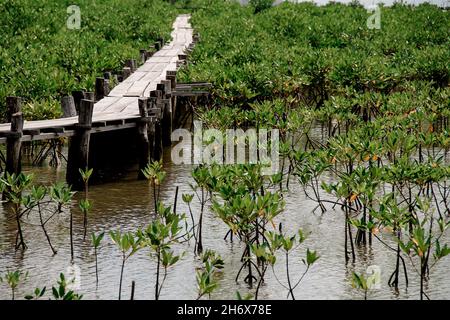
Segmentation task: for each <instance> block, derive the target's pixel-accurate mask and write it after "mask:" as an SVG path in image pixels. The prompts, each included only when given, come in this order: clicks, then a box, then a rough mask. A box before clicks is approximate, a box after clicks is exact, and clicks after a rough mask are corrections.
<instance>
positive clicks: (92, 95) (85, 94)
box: [80, 91, 95, 105]
mask: <svg viewBox="0 0 450 320" xmlns="http://www.w3.org/2000/svg"><path fill="white" fill-rule="evenodd" d="M83 99H84V100H92V101H94V99H95V93H94V92H91V91H84V92H83ZM80 105H81V101H80Z"/></svg>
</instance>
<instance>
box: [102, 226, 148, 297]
mask: <svg viewBox="0 0 450 320" xmlns="http://www.w3.org/2000/svg"><path fill="white" fill-rule="evenodd" d="M109 236H110V238H111V240H112V241H113V242H114V243H115V244H116V246H117V247H118V248H119V250H120V251H121V253H122V267H121V269H120V282H119V300H120V299H121V297H122V279H123V271H124V269H125V263H126V262H127V260H128V259H129V258H130V257H131V256H132V255H134V254H135V253H136V252H138V251H139V249H140V248H141V242H140V238H138V237H135V235H134V234H133V233H131V232H127V233H124V234H122V233H120V231H119V230H117V231H110V232H109Z"/></svg>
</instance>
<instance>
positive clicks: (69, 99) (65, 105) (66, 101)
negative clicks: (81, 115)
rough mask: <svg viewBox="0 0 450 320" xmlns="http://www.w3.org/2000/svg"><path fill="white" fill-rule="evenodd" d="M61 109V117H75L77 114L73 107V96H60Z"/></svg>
mask: <svg viewBox="0 0 450 320" xmlns="http://www.w3.org/2000/svg"><path fill="white" fill-rule="evenodd" d="M61 109H62V112H63V116H62V117H63V118H70V117H75V116H76V115H77V109H76V108H75V100H74V98H73V96H64V97H62V98H61Z"/></svg>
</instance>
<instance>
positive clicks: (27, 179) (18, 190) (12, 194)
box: [0, 172, 33, 250]
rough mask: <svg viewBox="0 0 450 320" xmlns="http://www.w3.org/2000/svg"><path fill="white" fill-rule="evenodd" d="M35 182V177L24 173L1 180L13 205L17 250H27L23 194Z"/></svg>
mask: <svg viewBox="0 0 450 320" xmlns="http://www.w3.org/2000/svg"><path fill="white" fill-rule="evenodd" d="M32 181H33V175H26V174H24V173H20V174H18V175H16V174H14V173H13V174H9V173H8V172H5V174H4V175H3V176H2V177H1V178H0V185H1V189H2V190H3V194H4V195H6V199H7V200H8V201H10V202H11V204H12V211H13V214H14V217H15V220H16V224H17V236H16V246H15V247H16V250H17V249H19V248H20V247H22V249H23V250H25V249H26V248H27V246H26V244H25V240H24V237H23V231H22V224H21V219H22V216H23V214H24V212H23V211H22V192H23V191H25V190H26V189H27V188H29V187H30V185H31V183H32Z"/></svg>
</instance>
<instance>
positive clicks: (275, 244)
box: [256, 224, 319, 300]
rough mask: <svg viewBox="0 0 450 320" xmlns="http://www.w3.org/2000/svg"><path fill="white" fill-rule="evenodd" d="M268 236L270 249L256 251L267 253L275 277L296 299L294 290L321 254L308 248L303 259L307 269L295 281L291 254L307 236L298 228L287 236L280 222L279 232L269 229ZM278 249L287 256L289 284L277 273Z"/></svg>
mask: <svg viewBox="0 0 450 320" xmlns="http://www.w3.org/2000/svg"><path fill="white" fill-rule="evenodd" d="M266 238H267V239H268V244H269V248H270V250H268V252H267V251H261V252H259V253H258V251H256V252H257V253H258V254H260V255H261V254H262V255H264V254H266V255H267V256H266V258H265V260H266V261H268V262H270V265H271V267H272V271H273V273H274V275H275V279H276V280H277V281H278V283H279V284H280V285H281V286H283V287H284V288H285V289H287V290H288V295H287V297H288V298H289V296H290V297H291V298H292V300H295V296H294V290H295V289H296V288H297V287H298V286H299V285H300V283H301V282H302V280H303V279H304V278H305V276H306V274H307V273H308V271H309V270H310V268H311V267H312V265H313V264H314V263H315V262H316V261H317V260H318V259H319V255H318V254H317V252H316V251H312V250H309V248H307V249H306V257H305V258H304V259H302V262H303V264H304V265H305V267H306V268H305V270H304V271H303V273H302V274H301V276H300V277H299V279H298V280H297V281H296V282H294V281H293V279H292V274H291V271H290V260H289V258H290V256H291V254H292V253H293V251H295V250H296V249H297V248H298V247H300V245H302V244H303V242H304V241H305V240H306V237H305V235H304V233H303V231H302V230H301V229H299V230H298V232H297V234H295V235H293V236H285V235H284V234H283V232H282V226H281V224H280V227H279V231H278V232H274V231H268V232H267V233H266ZM278 250H280V251H282V252H283V253H284V258H285V261H284V263H285V270H286V279H287V286H286V285H285V284H283V283H282V282H281V281H280V280H279V278H278V277H277V275H276V271H275V268H274V266H275V261H276V259H275V257H274V253H275V252H277V251H278Z"/></svg>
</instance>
